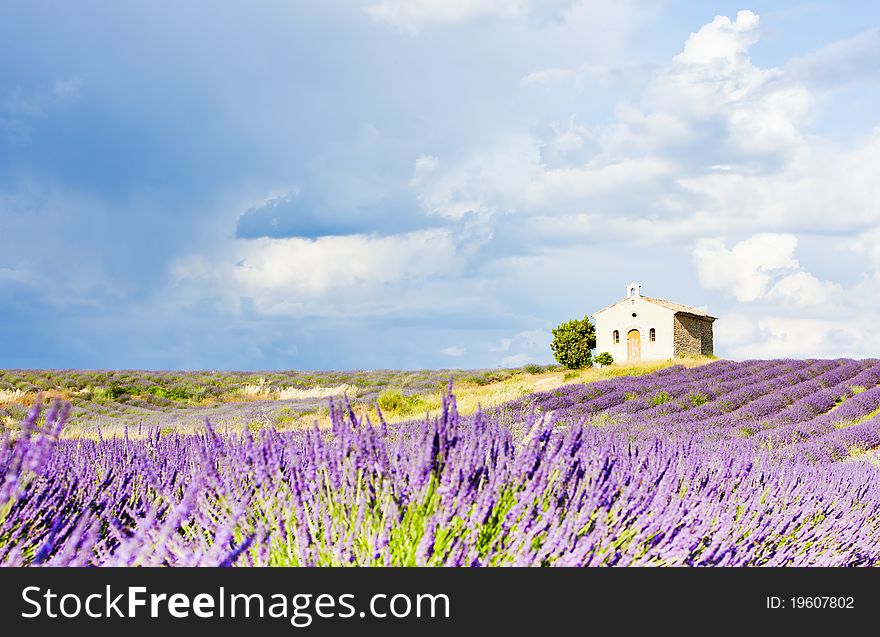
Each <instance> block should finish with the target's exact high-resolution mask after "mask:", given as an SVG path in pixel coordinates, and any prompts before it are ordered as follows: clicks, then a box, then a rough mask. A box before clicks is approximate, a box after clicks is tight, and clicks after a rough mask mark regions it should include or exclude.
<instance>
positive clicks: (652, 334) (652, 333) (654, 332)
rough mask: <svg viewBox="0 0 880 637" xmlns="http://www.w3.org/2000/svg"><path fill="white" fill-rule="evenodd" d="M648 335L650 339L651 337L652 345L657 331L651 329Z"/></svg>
mask: <svg viewBox="0 0 880 637" xmlns="http://www.w3.org/2000/svg"><path fill="white" fill-rule="evenodd" d="M648 334H649V335H650V337H651V342H652V343H653V342H654V341H656V340H657V330H655V329H654V328H653V327H652V328H651V331H650V332H648Z"/></svg>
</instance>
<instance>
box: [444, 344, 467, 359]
mask: <svg viewBox="0 0 880 637" xmlns="http://www.w3.org/2000/svg"><path fill="white" fill-rule="evenodd" d="M466 351H467V349H465V348H464V347H458V346H456V345H450V346H449V347H444V348H443V349H441V350H440V353H441V354H443V356H451V357H453V358H458V357H460V356H463V355H464V353H465V352H466Z"/></svg>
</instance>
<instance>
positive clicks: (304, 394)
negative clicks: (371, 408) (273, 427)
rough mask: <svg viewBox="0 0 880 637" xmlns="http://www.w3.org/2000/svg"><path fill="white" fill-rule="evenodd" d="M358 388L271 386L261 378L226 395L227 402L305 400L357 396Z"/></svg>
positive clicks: (338, 386) (337, 386)
mask: <svg viewBox="0 0 880 637" xmlns="http://www.w3.org/2000/svg"><path fill="white" fill-rule="evenodd" d="M357 393H358V388H357V387H356V386H355V385H336V386H335V387H309V388H307V389H304V388H301V387H270V386H268V385H267V384H266V379H265V378H262V377H261V378H260V379H259V380H258V381H257V383H255V384H253V385H245V386H244V387H242V388H241V389H239V390H237V391H235V392H233V393H231V394H229V395H228V396H227V397H225V399H226V402H236V400H303V399H306V398H333V397H336V396H342V395H343V394H345V395H347V396H348V397H349V398H354V397H355V396H357Z"/></svg>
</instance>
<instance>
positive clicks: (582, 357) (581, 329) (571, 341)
mask: <svg viewBox="0 0 880 637" xmlns="http://www.w3.org/2000/svg"><path fill="white" fill-rule="evenodd" d="M594 347H596V326H595V325H593V324H592V323H591V322H590V317H588V316H585V317H584V318H583V320H580V321H579V320H577V319H574V320H572V321H566V322H565V323H563V324H562V325H560V326H559V327H557V328H556V329H554V330H553V342H552V343H550V349H552V350H553V356H554V357H555V358H556V360H557V361H559V364H560V365H564V366H565V367H567V368H568V369H581V368H583V367H589V366H590V365H592V360H591V352H590V350H592V349H593V348H594Z"/></svg>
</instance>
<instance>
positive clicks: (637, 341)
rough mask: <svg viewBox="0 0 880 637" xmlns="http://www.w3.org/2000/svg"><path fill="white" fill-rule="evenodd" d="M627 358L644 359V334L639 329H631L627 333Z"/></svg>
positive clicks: (632, 359) (633, 359)
mask: <svg viewBox="0 0 880 637" xmlns="http://www.w3.org/2000/svg"><path fill="white" fill-rule="evenodd" d="M626 359H627V360H630V361H640V360H642V336H641V334H639V331H638V330H630V331H629V332H628V333H627V335H626Z"/></svg>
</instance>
